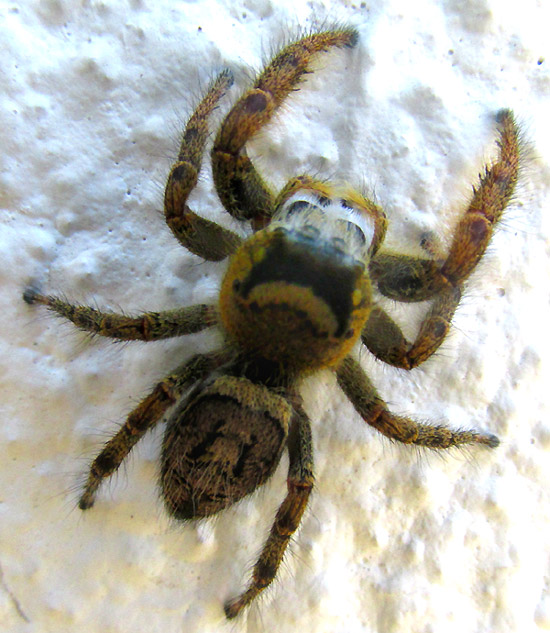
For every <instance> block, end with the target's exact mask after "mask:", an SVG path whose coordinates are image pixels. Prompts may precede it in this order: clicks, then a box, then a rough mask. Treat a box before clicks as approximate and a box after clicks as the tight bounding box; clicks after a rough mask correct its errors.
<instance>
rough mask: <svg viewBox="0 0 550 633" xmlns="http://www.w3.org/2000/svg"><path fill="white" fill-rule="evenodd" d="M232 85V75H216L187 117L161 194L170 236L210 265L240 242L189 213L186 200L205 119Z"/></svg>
mask: <svg viewBox="0 0 550 633" xmlns="http://www.w3.org/2000/svg"><path fill="white" fill-rule="evenodd" d="M232 84H233V75H232V74H231V73H230V72H229V71H228V70H225V71H223V72H222V73H220V74H219V75H218V77H217V78H216V79H215V80H214V81H213V82H212V84H211V85H210V87H209V89H208V91H207V93H206V95H205V96H204V97H203V99H202V101H201V102H200V103H199V105H198V106H197V109H196V110H195V112H194V113H193V114H192V115H191V118H190V119H189V121H188V122H187V125H186V126H185V130H184V132H183V136H182V140H181V145H180V150H179V154H178V158H177V161H176V162H175V163H174V165H173V166H172V169H171V171H170V175H169V176H168V181H167V183H166V189H165V194H164V215H165V217H166V223H167V224H168V226H169V227H170V229H171V230H172V233H173V234H174V235H175V236H176V238H177V239H178V240H179V242H180V243H181V244H183V246H185V248H187V249H188V250H189V251H191V252H192V253H194V254H195V255H199V256H200V257H202V258H203V259H207V260H210V261H219V260H221V259H224V258H225V257H227V256H228V255H230V254H231V253H233V252H234V251H235V250H236V249H237V247H238V246H239V245H240V243H241V241H242V240H241V238H240V237H239V236H238V235H237V234H236V233H233V232H232V231H229V230H227V229H225V228H223V227H221V226H219V225H218V224H216V223H215V222H211V221H210V220H206V219H205V218H201V217H200V216H199V215H197V214H196V213H194V212H193V211H191V209H190V208H189V207H188V206H187V198H188V197H189V194H190V193H191V191H192V190H193V189H194V188H195V185H196V184H197V180H198V177H199V172H200V168H201V163H202V157H203V154H204V146H205V144H206V141H207V139H208V135H209V131H208V119H209V117H210V114H211V113H212V111H213V110H214V109H215V108H216V107H217V105H218V102H219V100H220V99H221V98H222V97H223V96H224V94H225V93H226V92H227V90H228V88H230V86H231V85H232Z"/></svg>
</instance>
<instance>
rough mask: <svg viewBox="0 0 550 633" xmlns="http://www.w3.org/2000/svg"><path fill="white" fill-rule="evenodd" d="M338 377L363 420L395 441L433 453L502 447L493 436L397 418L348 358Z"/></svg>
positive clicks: (354, 361)
mask: <svg viewBox="0 0 550 633" xmlns="http://www.w3.org/2000/svg"><path fill="white" fill-rule="evenodd" d="M336 377H337V380H338V384H339V385H340V387H341V389H342V391H343V392H344V393H345V394H346V396H347V397H348V398H349V400H350V401H351V403H352V404H353V406H354V407H355V410H356V411H357V412H358V413H359V415H360V416H361V417H362V418H363V420H365V422H366V423H367V424H369V425H370V426H372V427H374V428H375V429H376V430H377V431H379V432H380V433H382V434H383V435H385V436H386V437H388V438H390V439H392V440H396V441H398V442H402V443H403V444H417V445H419V446H426V447H428V448H433V449H447V448H451V447H453V446H461V445H464V444H481V445H484V446H487V447H489V448H495V447H496V446H498V444H499V439H498V438H497V437H496V436H495V435H492V434H490V433H479V432H477V431H473V430H468V431H453V430H452V429H449V428H447V427H446V426H443V425H437V426H435V425H430V424H421V423H419V422H415V421H414V420H411V419H409V418H404V417H401V416H397V415H394V414H393V413H391V412H390V411H389V410H388V408H387V405H386V403H385V402H384V401H383V400H382V398H380V396H379V395H378V392H377V391H376V388H375V387H374V385H373V384H372V382H371V381H370V380H369V378H368V376H367V375H366V374H365V372H364V371H363V370H362V369H361V366H360V365H359V363H358V362H357V361H356V360H354V359H353V358H352V357H351V356H347V357H346V358H345V359H344V361H343V362H342V363H341V365H340V366H339V367H338V369H337V370H336Z"/></svg>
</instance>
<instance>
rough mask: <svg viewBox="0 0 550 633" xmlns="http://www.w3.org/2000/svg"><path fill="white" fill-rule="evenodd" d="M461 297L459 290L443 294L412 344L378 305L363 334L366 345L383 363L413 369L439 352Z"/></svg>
mask: <svg viewBox="0 0 550 633" xmlns="http://www.w3.org/2000/svg"><path fill="white" fill-rule="evenodd" d="M461 296H462V292H461V289H460V288H459V287H455V288H452V287H451V288H449V289H446V290H443V291H442V292H440V293H439V294H438V295H437V296H436V298H435V300H434V301H433V303H432V307H431V309H430V311H429V312H428V314H427V315H426V316H425V318H424V320H423V321H422V324H421V326H420V330H419V332H418V335H417V337H416V339H415V340H414V342H413V343H409V341H407V339H406V338H405V337H404V335H403V333H402V332H401V329H400V328H399V326H398V325H397V324H396V323H395V321H393V319H392V318H391V317H390V316H389V315H388V314H387V313H386V312H385V311H384V310H383V309H382V308H380V307H379V306H374V308H373V309H372V311H371V313H370V315H369V318H368V321H367V323H366V324H365V327H364V328H363V331H362V333H361V339H362V341H363V343H364V344H365V345H366V346H367V347H368V349H369V351H371V352H372V353H373V354H374V355H375V356H376V357H377V358H379V359H380V360H381V361H383V362H385V363H388V365H393V366H394V367H399V368H401V369H413V368H414V367H417V366H418V365H420V364H421V363H423V362H424V361H425V360H428V358H430V356H431V355H432V354H433V353H434V352H436V351H437V349H438V348H439V346H440V345H441V343H443V341H444V339H445V337H446V336H447V334H448V332H449V328H450V327H451V321H452V318H453V315H454V313H455V310H456V308H457V306H458V304H459V302H460V298H461Z"/></svg>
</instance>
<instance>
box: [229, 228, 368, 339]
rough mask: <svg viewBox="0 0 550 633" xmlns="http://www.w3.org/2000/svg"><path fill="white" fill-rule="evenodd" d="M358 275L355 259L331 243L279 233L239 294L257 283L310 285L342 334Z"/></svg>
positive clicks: (338, 334) (245, 296)
mask: <svg viewBox="0 0 550 633" xmlns="http://www.w3.org/2000/svg"><path fill="white" fill-rule="evenodd" d="M357 276H358V271H357V265H356V262H355V261H354V260H353V259H352V258H351V257H349V256H348V255H346V254H344V253H342V252H338V251H336V250H335V249H334V248H332V247H331V245H330V243H325V244H324V245H323V246H319V243H318V242H317V243H316V244H315V245H313V244H312V243H311V242H310V241H309V240H302V239H301V236H300V235H299V234H297V237H296V238H294V239H289V238H288V237H287V236H284V235H277V236H276V237H275V239H274V240H273V242H272V243H271V244H270V246H269V247H268V251H267V253H266V255H265V257H264V258H263V259H262V260H261V261H260V262H258V263H257V264H256V265H255V266H254V267H253V268H252V270H251V271H250V274H249V275H248V277H247V278H246V279H244V280H243V282H242V283H241V286H240V289H239V295H240V296H242V297H243V298H245V299H246V298H247V297H248V295H249V294H250V292H251V291H252V290H253V289H254V288H255V287H256V286H259V285H261V284H265V283H271V282H275V281H284V282H286V283H288V284H292V285H295V286H302V287H304V288H308V289H310V290H311V291H312V292H313V294H314V295H315V296H316V297H319V298H320V299H322V300H323V301H324V302H325V303H326V304H327V305H328V306H329V308H330V309H331V310H332V312H333V313H334V315H335V317H336V319H337V321H338V329H337V331H336V332H335V336H342V335H343V334H344V333H345V332H346V330H347V329H348V325H349V320H350V316H351V313H352V310H353V303H352V294H353V290H354V288H355V284H356V281H357Z"/></svg>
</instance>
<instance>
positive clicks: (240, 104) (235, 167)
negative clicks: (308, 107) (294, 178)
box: [212, 28, 358, 226]
mask: <svg viewBox="0 0 550 633" xmlns="http://www.w3.org/2000/svg"><path fill="white" fill-rule="evenodd" d="M357 38H358V34H357V31H356V30H355V29H352V28H344V29H336V30H334V31H322V32H320V33H313V34H311V35H308V36H306V37H304V38H302V39H300V40H299V41H297V42H293V43H292V44H289V45H288V46H285V47H284V48H283V49H282V50H281V51H280V52H279V53H278V54H277V55H276V56H275V57H274V58H273V60H272V61H271V63H270V64H268V65H267V66H266V68H265V69H264V70H263V72H262V73H261V74H260V75H259V76H258V78H257V79H256V81H255V82H254V85H253V86H252V88H250V89H249V90H247V91H246V92H245V94H244V95H243V96H242V97H241V98H240V99H239V100H238V101H237V103H236V104H235V105H234V106H233V108H232V109H231V110H230V112H229V114H228V115H227V116H226V118H225V119H224V121H223V123H222V125H221V127H220V129H219V131H218V134H217V136H216V140H215V141H214V147H213V149H212V169H213V174H214V182H215V185H216V190H217V192H218V195H219V197H220V200H221V201H222V204H223V205H224V207H225V208H226V209H227V211H228V212H229V213H231V215H232V216H233V217H235V218H239V219H242V220H253V221H254V222H256V223H257V224H258V225H259V226H261V225H262V222H263V223H265V220H266V219H268V218H270V217H271V215H272V214H273V208H274V202H275V196H274V194H273V192H272V191H271V189H270V187H269V186H268V185H267V184H266V183H265V182H264V180H263V178H262V177H261V176H260V174H259V173H258V172H257V171H256V169H255V167H254V165H253V164H252V162H251V160H250V159H249V158H248V156H247V155H246V150H245V145H246V143H247V141H249V140H250V139H251V138H252V137H253V136H254V134H255V133H256V132H257V131H258V130H259V129H260V128H261V127H262V126H264V125H265V124H266V123H267V122H268V121H270V119H271V118H272V117H273V115H274V113H275V111H276V109H277V108H278V107H279V106H280V105H281V103H282V102H283V100H284V99H285V98H286V97H287V96H288V95H289V94H290V93H291V92H292V91H294V90H297V85H298V84H299V82H300V80H301V79H302V77H303V75H305V74H306V73H308V72H311V70H310V62H311V60H312V58H313V56H314V55H316V54H317V53H320V52H322V51H326V50H328V49H330V48H331V47H333V46H336V47H339V48H342V47H352V46H354V45H355V43H356V42H357Z"/></svg>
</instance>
